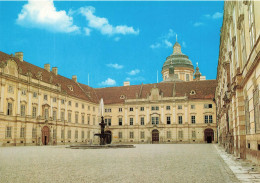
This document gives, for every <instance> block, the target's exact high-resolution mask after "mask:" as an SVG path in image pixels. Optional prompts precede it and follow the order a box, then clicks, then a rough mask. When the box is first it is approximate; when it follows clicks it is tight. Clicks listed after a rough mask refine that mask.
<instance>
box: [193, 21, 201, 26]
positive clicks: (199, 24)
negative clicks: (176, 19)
mask: <svg viewBox="0 0 260 183" xmlns="http://www.w3.org/2000/svg"><path fill="white" fill-rule="evenodd" d="M203 24H204V23H202V22H195V23H194V24H193V26H194V27H199V26H202V25H203Z"/></svg>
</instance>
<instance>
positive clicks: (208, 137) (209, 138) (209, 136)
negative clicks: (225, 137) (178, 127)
mask: <svg viewBox="0 0 260 183" xmlns="http://www.w3.org/2000/svg"><path fill="white" fill-rule="evenodd" d="M204 138H205V142H207V143H212V142H213V141H214V131H213V130H212V129H211V128H208V129H206V130H205V131H204Z"/></svg>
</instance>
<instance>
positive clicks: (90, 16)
mask: <svg viewBox="0 0 260 183" xmlns="http://www.w3.org/2000/svg"><path fill="white" fill-rule="evenodd" d="M80 13H81V14H82V15H83V16H85V17H86V20H87V21H88V26H89V27H90V28H93V29H96V30H98V31H100V32H101V34H103V35H110V36H111V35H115V34H122V35H126V34H135V35H137V34H139V30H138V29H137V30H135V29H134V28H133V27H128V26H127V25H117V26H113V25H111V24H109V22H108V20H107V18H103V17H98V16H96V15H94V13H95V8H94V7H92V6H87V7H82V8H80Z"/></svg>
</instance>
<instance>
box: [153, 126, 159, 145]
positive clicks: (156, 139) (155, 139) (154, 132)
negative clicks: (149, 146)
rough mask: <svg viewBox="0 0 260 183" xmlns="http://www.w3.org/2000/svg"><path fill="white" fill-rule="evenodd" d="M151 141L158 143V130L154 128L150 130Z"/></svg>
mask: <svg viewBox="0 0 260 183" xmlns="http://www.w3.org/2000/svg"><path fill="white" fill-rule="evenodd" d="M152 143H153V144H157V143H159V131H158V130H156V129H154V130H153V131H152Z"/></svg>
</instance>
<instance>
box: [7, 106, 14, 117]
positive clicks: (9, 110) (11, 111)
mask: <svg viewBox="0 0 260 183" xmlns="http://www.w3.org/2000/svg"><path fill="white" fill-rule="evenodd" d="M12 114H13V104H12V103H8V104H7V115H8V116H12Z"/></svg>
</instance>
